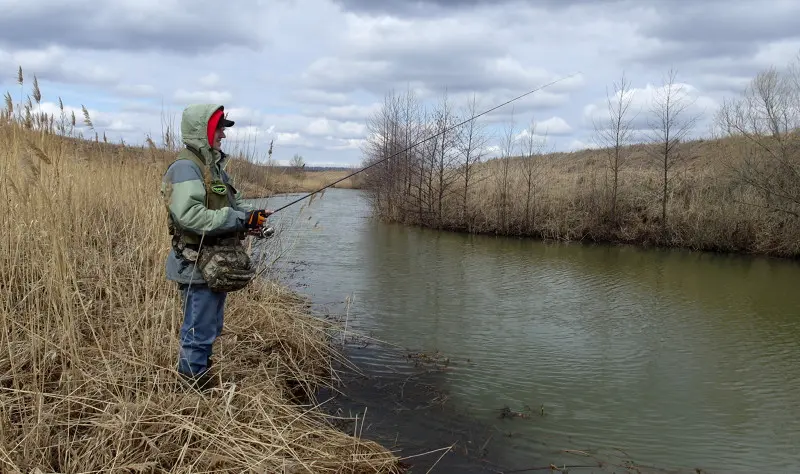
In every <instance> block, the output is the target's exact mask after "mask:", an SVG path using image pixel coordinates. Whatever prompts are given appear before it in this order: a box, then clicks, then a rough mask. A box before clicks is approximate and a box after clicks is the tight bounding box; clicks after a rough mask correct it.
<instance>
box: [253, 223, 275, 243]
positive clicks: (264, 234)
mask: <svg viewBox="0 0 800 474" xmlns="http://www.w3.org/2000/svg"><path fill="white" fill-rule="evenodd" d="M247 234H248V235H251V236H253V237H255V238H256V239H259V240H266V239H269V238H270V237H272V236H273V235H275V228H274V227H272V226H269V227H262V228H261V229H259V230H251V231H249V232H248V233H247Z"/></svg>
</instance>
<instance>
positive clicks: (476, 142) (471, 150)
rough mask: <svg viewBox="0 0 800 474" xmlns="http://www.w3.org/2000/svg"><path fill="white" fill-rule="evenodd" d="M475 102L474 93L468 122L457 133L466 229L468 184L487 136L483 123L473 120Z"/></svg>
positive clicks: (468, 106)
mask: <svg viewBox="0 0 800 474" xmlns="http://www.w3.org/2000/svg"><path fill="white" fill-rule="evenodd" d="M477 114H478V112H477V103H476V98H475V95H474V94H473V95H472V99H471V100H470V101H469V103H468V104H467V107H466V110H465V115H466V116H467V117H469V118H470V120H469V122H467V123H466V124H465V126H464V127H463V128H462V129H461V130H460V133H459V134H458V142H457V148H458V151H459V153H460V155H461V157H462V159H463V165H462V166H461V172H462V175H463V179H464V189H463V194H462V196H461V199H462V200H461V221H462V222H465V223H466V225H467V227H468V229H471V226H472V224H471V223H472V215H473V214H469V215H468V212H467V209H468V203H469V192H470V185H471V184H475V183H474V181H475V179H474V174H475V167H476V165H477V164H478V163H480V162H481V158H482V157H483V154H484V150H485V149H486V145H487V143H488V136H487V135H486V133H485V129H484V126H483V124H481V123H480V122H478V120H475V116H476V115H477Z"/></svg>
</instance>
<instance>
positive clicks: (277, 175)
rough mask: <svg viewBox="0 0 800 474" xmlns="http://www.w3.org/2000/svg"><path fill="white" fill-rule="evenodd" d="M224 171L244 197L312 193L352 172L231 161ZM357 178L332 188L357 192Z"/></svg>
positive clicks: (344, 181) (350, 178) (346, 180)
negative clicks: (236, 183) (228, 174)
mask: <svg viewBox="0 0 800 474" xmlns="http://www.w3.org/2000/svg"><path fill="white" fill-rule="evenodd" d="M227 169H228V170H229V171H230V172H231V174H232V175H235V176H237V177H238V178H239V180H238V183H239V186H240V187H241V189H242V190H243V191H244V192H245V194H246V195H248V196H251V197H269V196H272V195H274V194H281V193H299V192H311V191H316V190H317V189H320V188H322V187H324V186H327V185H329V184H330V183H333V182H335V181H338V180H340V179H342V178H344V177H345V176H347V175H349V174H351V173H352V172H353V171H355V170H353V171H338V170H337V171H332V170H331V171H328V170H326V171H305V170H294V169H292V168H285V167H275V166H266V165H261V164H255V163H251V162H249V161H246V160H243V159H233V160H232V161H231V163H230V165H229V166H228V167H227ZM360 186H361V181H360V176H359V175H356V176H352V177H349V178H347V179H345V180H343V181H341V182H339V183H337V184H335V185H334V186H333V187H334V188H342V189H358V188H360Z"/></svg>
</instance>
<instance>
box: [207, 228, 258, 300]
mask: <svg viewBox="0 0 800 474" xmlns="http://www.w3.org/2000/svg"><path fill="white" fill-rule="evenodd" d="M234 240H235V241H234ZM197 266H198V267H199V268H200V271H201V272H202V274H203V279H204V280H205V281H206V284H207V285H208V288H209V289H210V290H211V291H216V292H230V291H236V290H241V289H242V288H244V287H246V286H247V285H248V284H249V283H250V281H251V280H252V279H253V277H254V276H255V273H256V272H255V269H254V268H253V264H252V262H251V261H250V256H249V255H247V252H245V249H244V247H243V246H242V244H241V243H240V242H239V239H231V241H227V242H221V243H219V244H215V245H204V246H203V247H202V249H201V250H200V255H199V256H198V258H197Z"/></svg>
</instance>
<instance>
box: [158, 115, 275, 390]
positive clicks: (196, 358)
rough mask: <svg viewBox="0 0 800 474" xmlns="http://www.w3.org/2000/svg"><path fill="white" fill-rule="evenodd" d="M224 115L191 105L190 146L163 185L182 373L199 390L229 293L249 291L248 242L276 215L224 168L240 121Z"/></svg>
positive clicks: (186, 125)
mask: <svg viewBox="0 0 800 474" xmlns="http://www.w3.org/2000/svg"><path fill="white" fill-rule="evenodd" d="M223 114H224V107H223V106H222V105H216V104H193V105H189V106H188V107H186V109H184V111H183V116H182V118H181V135H182V140H183V144H184V146H185V148H184V150H182V151H181V152H180V154H179V155H178V157H177V159H176V160H175V161H174V162H173V163H172V164H171V165H170V166H169V168H167V171H166V172H165V174H164V176H163V178H162V182H161V194H162V197H163V199H164V204H165V205H166V207H167V211H168V213H167V220H168V226H169V230H170V234H171V235H172V248H171V249H170V252H169V255H168V256H167V259H166V276H167V279H168V280H170V281H174V282H176V283H177V284H178V288H179V290H180V291H181V296H182V298H181V299H182V305H183V324H182V326H181V329H180V348H179V351H178V356H179V360H178V372H179V373H180V375H181V376H182V377H183V378H184V379H186V380H187V381H188V382H189V383H190V385H192V386H194V387H196V388H200V389H204V388H208V387H211V386H212V385H213V382H212V378H211V376H210V372H209V369H210V368H211V365H212V361H211V359H210V357H211V355H212V346H213V344H214V341H215V340H216V338H217V337H219V335H220V334H221V332H222V327H223V312H224V311H223V310H224V306H225V299H226V296H227V293H228V292H230V291H236V290H238V289H241V288H244V287H245V286H246V285H247V284H248V283H249V281H250V280H251V279H252V278H253V275H254V271H253V269H252V266H251V262H250V260H249V257H248V256H247V253H246V252H245V251H244V248H243V246H242V245H241V240H242V239H243V238H244V237H245V236H246V234H247V232H257V231H259V230H260V229H261V228H262V227H263V226H264V224H265V223H266V220H267V217H268V216H269V215H271V214H272V211H270V210H266V209H256V210H253V209H251V208H250V206H247V205H245V204H244V203H243V201H242V195H241V193H240V192H239V191H237V190H236V189H235V188H234V187H233V185H232V184H231V181H230V178H229V176H228V174H227V173H226V172H225V170H224V165H225V160H226V158H227V156H226V155H225V153H224V152H222V150H221V144H222V139H223V138H225V128H226V127H232V126H233V125H234V122H233V121H232V120H228V119H227V118H226V117H225V116H224V115H223Z"/></svg>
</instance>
